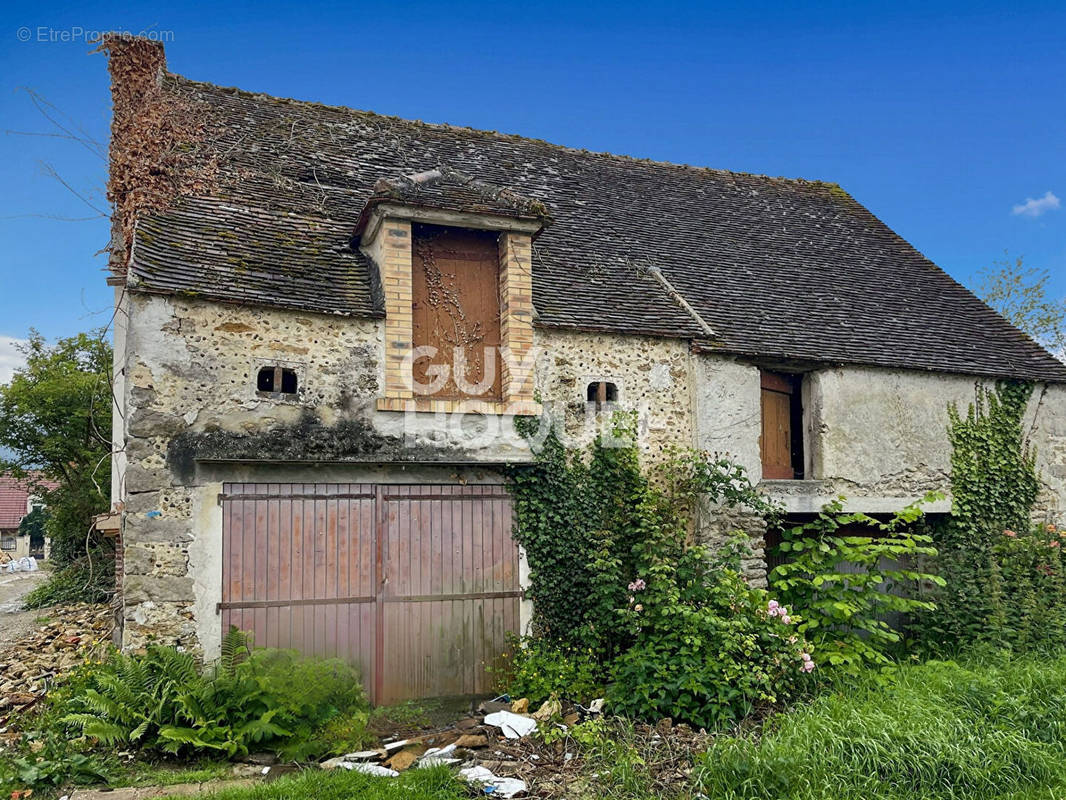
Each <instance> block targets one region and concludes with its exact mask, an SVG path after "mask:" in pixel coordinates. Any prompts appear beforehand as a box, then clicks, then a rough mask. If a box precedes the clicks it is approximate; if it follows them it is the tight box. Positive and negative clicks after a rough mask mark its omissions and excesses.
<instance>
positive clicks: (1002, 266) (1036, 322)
mask: <svg viewBox="0 0 1066 800" xmlns="http://www.w3.org/2000/svg"><path fill="white" fill-rule="evenodd" d="M1050 279H1051V275H1050V273H1049V272H1048V271H1047V270H1046V269H1039V268H1037V267H1027V266H1025V264H1024V262H1023V261H1022V257H1021V256H1018V257H1017V258H1016V259H1014V260H1013V261H1011V260H1010V259H1004V260H1002V261H996V262H994V263H993V265H992V266H991V267H989V268H987V269H985V270H983V271H982V273H981V284H980V286H979V287H978V289H977V293H978V295H980V297H981V299H982V300H984V301H985V302H986V303H988V304H989V305H990V306H992V308H994V309H995V310H996V311H998V312H999V313H1000V314H1002V315H1003V316H1004V317H1005V318H1006V319H1007V320H1009V321H1010V322H1011V324H1013V325H1014V326H1015V327H1018V328H1020V329H1021V330H1023V331H1025V332H1026V333H1028V334H1029V335H1030V336H1032V337H1033V338H1034V339H1036V340H1037V341H1038V342H1040V343H1041V344H1042V345H1044V346H1045V347H1047V348H1048V349H1049V350H1051V352H1052V353H1054V354H1055V355H1056V356H1058V357H1059V358H1062V357H1063V356H1064V354H1066V298H1057V299H1056V298H1053V297H1051V296H1050V295H1049V289H1048V281H1049V280H1050Z"/></svg>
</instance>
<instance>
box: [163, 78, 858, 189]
mask: <svg viewBox="0 0 1066 800" xmlns="http://www.w3.org/2000/svg"><path fill="white" fill-rule="evenodd" d="M166 77H169V78H175V79H177V80H180V81H183V82H184V83H186V84H192V85H195V86H203V87H206V88H208V89H213V90H217V91H220V92H226V93H229V94H232V95H235V96H239V97H241V96H243V97H248V98H249V99H266V100H273V101H275V102H278V103H291V104H295V105H302V106H308V107H310V108H318V109H325V110H328V111H343V112H347V113H353V114H362V115H365V116H369V117H376V118H378V119H387V120H394V121H397V122H404V123H407V124H410V125H421V126H422V127H426V128H440V129H448V130H456V131H468V132H470V133H477V134H482V135H484V136H495V137H497V138H500V139H510V140H515V139H517V140H520V141H523V142H535V143H537V144H541V145H545V146H547V147H551V148H555V149H557V150H563V151H565V152H568V153H576V154H581V155H594V156H601V157H604V158H613V159H616V160H618V161H623V162H626V163H631V164H650V165H651V166H656V167H670V168H673V169H680V170H686V171H691V172H713V173H717V174H719V175H736V176H739V177H743V178H760V179H762V180H765V181H770V182H774V181H777V182H783V183H788V184H797V185H807V186H812V187H817V188H824V189H826V190H829V191H836V192H840V193H843V194H844V195H847V197H849V198H850V197H851V195H850V194H849V193H848V192H847V190H846V189H844V188H842V187H841V186H840V184H839V183H836V182H834V181H826V180H822V179H819V178H801V177H795V178H790V177H788V176H785V175H765V174H763V173H760V172H744V171H742V170H733V169H724V168H722V167H708V166H703V165H699V164H688V163H685V162H678V161H665V160H663V159H656V158H643V157H641V156H631V155H626V154H624V153H612V152H610V151H609V150H589V149H588V148H587V147H573V146H571V145H566V144H559V143H558V142H549V141H548V140H547V139H538V138H536V137H533V136H523V135H522V134H520V133H503V132H502V131H496V130H486V129H484V128H475V127H472V126H470V125H454V124H452V123H450V122H426V121H425V120H421V119H408V118H407V117H401V116H399V115H397V114H382V113H381V112H379V111H370V110H368V109H362V108H354V107H352V106H343V105H337V104H332V103H319V102H316V101H314V100H300V99H299V98H296V97H280V96H278V95H274V94H269V93H267V92H254V91H251V90H249V89H241V88H240V87H239V86H221V85H219V84H217V83H211V82H210V81H200V80H195V79H193V78H188V77H186V76H184V75H179V74H177V73H175V72H167V73H166Z"/></svg>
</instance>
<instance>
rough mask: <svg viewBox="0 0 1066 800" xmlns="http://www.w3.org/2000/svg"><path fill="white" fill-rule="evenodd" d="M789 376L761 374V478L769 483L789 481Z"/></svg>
mask: <svg viewBox="0 0 1066 800" xmlns="http://www.w3.org/2000/svg"><path fill="white" fill-rule="evenodd" d="M794 391H795V386H794V383H793V381H792V379H791V377H790V376H787V375H780V374H778V373H776V372H766V371H764V372H763V373H762V439H761V444H762V475H763V477H764V478H769V479H771V480H791V479H792V478H794V477H795V476H796V474H795V470H794V469H793V467H792V394H793V392H794Z"/></svg>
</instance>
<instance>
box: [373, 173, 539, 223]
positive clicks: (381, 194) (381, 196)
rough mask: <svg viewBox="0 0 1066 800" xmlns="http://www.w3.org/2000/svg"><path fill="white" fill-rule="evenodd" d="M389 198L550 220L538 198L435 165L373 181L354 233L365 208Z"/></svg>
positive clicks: (433, 206)
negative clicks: (372, 186)
mask: <svg viewBox="0 0 1066 800" xmlns="http://www.w3.org/2000/svg"><path fill="white" fill-rule="evenodd" d="M389 202H393V203H400V204H402V205H404V206H415V207H420V208H430V209H440V210H444V211H458V212H463V213H468V214H483V215H490V216H498V217H509V218H516V219H528V220H535V221H538V222H540V223H541V224H542V225H547V224H548V223H550V222H551V217H550V215H549V214H548V208H547V206H545V205H544V203H542V202H540V201H539V200H534V199H533V198H531V197H526V196H524V195H520V194H518V193H517V192H514V191H512V190H510V189H508V188H507V187H504V186H494V185H492V184H489V183H485V182H484V181H479V180H477V179H476V178H474V177H471V176H470V175H465V174H464V173H462V172H459V171H458V170H454V169H452V168H451V167H448V166H445V165H442V166H440V167H437V168H436V169H431V170H427V171H425V172H418V173H414V174H412V175H403V176H401V177H399V178H392V179H388V178H383V179H381V180H379V181H378V182H377V183H376V184H374V193H373V194H372V195H370V199H369V200H368V201H367V204H366V206H365V207H364V209H363V213H362V214H361V215H360V217H359V222H358V223H357V224H356V229H355V232H356V234H357V235H358V234H360V233H361V232H362V228H363V226H364V224H365V221H366V219H367V216H368V212H369V211H370V210H371V209H372V208H373V207H374V206H375V205H379V204H381V203H389Z"/></svg>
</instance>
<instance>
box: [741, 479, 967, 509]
mask: <svg viewBox="0 0 1066 800" xmlns="http://www.w3.org/2000/svg"><path fill="white" fill-rule="evenodd" d="M759 488H760V489H761V490H762V491H763V492H764V493H765V494H766V495H767V496H768V497H769V498H770V499H771V500H773V501H775V502H777V503H779V504H780V505H781V506H783V507H784V509H785V511H786V513H789V514H817V513H818V512H820V511H821V510H822V506H824V505H825V504H826V503H829V502H831V501H832V500H834V499H836V498H837V497H839V496H840V495H841V494H844V498H845V499H844V511H845V513H849V514H851V513H862V514H894V513H895V512H897V511H900V510H902V509H904V508H906V507H907V506H909V505H911V504H912V503H916V502H918V501H919V500H921V499H922V496H921V495H902V496H891V495H883V494H871V495H854V496H849V495H847V493H845V492H840V491H832V490H831V489H830V488H828V487H826V486H825V484H824V483H823V482H822V481H772V480H771V481H763V482H762V483H760V484H759ZM922 510H923V511H925V512H926V513H927V514H947V513H949V512H950V511H951V500H950V499H949V498H945V499H942V500H936V501H934V502H932V503H925V504H924V505H923V506H922Z"/></svg>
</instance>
